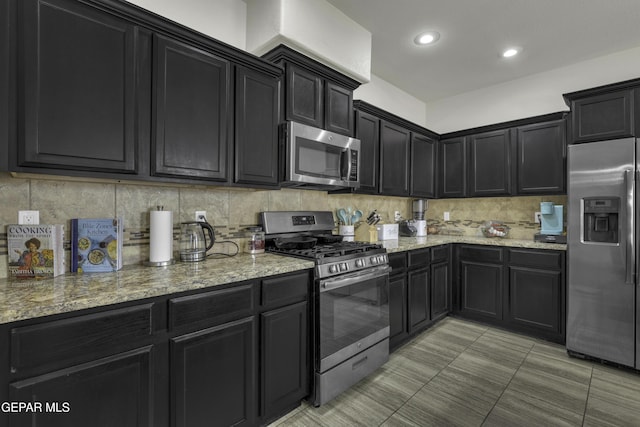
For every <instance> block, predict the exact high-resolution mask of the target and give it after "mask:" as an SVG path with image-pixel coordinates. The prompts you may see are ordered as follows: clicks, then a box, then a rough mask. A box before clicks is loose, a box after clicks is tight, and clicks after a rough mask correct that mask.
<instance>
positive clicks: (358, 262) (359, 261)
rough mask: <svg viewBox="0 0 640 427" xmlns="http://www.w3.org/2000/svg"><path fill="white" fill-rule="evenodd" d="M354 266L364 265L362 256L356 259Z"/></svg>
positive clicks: (360, 266)
mask: <svg viewBox="0 0 640 427" xmlns="http://www.w3.org/2000/svg"><path fill="white" fill-rule="evenodd" d="M356 267H358V268H362V267H364V260H363V259H362V258H360V259H357V260H356Z"/></svg>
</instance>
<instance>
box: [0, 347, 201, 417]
mask: <svg viewBox="0 0 640 427" xmlns="http://www.w3.org/2000/svg"><path fill="white" fill-rule="evenodd" d="M153 351H154V350H153V347H152V346H148V347H143V348H140V349H136V350H132V351H128V352H124V353H119V354H116V355H113V356H109V357H105V358H102V359H98V360H95V361H92V362H88V363H83V364H81V365H76V366H72V367H69V368H65V369H61V370H58V371H54V372H50V373H47V374H44V375H40V376H37V377H33V378H27V379H24V380H20V381H16V382H13V383H11V384H10V385H9V389H10V391H9V393H10V394H9V396H10V400H11V402H33V403H34V404H40V405H41V406H40V407H34V411H32V412H26V411H25V412H22V413H13V414H11V417H10V425H11V426H16V427H18V426H25V427H27V426H29V427H39V426H42V427H44V426H46V427H58V426H60V427H68V426H98V427H99V426H104V427H111V426H123V427H125V426H131V427H134V426H153V425H156V423H155V422H154V418H153V414H152V412H153V399H154V393H153V363H152V354H153ZM209 425H210V424H209Z"/></svg>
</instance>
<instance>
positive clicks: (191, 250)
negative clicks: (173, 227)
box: [178, 221, 216, 262]
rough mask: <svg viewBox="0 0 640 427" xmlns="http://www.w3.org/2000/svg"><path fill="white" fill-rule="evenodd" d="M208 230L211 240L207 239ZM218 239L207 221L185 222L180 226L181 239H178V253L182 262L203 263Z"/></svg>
mask: <svg viewBox="0 0 640 427" xmlns="http://www.w3.org/2000/svg"><path fill="white" fill-rule="evenodd" d="M204 230H207V234H208V235H209V240H208V241H207V238H206V237H205V233H204ZM215 240H216V238H215V235H214V234H213V227H211V224H209V223H208V222H205V221H198V222H195V221H194V222H183V223H182V224H180V238H179V239H178V251H179V252H180V261H187V262H194V261H202V260H204V259H205V258H206V257H207V251H208V250H209V249H211V247H212V246H213V243H214V242H215Z"/></svg>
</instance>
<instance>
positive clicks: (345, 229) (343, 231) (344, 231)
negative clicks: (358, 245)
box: [338, 225, 355, 237]
mask: <svg viewBox="0 0 640 427" xmlns="http://www.w3.org/2000/svg"><path fill="white" fill-rule="evenodd" d="M354 229H355V227H354V226H353V225H341V226H340V227H338V234H340V235H341V236H345V237H349V236H354V235H355V230H354Z"/></svg>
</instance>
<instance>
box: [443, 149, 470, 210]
mask: <svg viewBox="0 0 640 427" xmlns="http://www.w3.org/2000/svg"><path fill="white" fill-rule="evenodd" d="M438 175H439V182H438V187H439V189H438V196H439V197H443V198H446V197H465V196H466V195H467V179H466V178H467V144H466V140H465V137H459V138H452V139H445V140H441V141H440V155H439V165H438Z"/></svg>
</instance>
